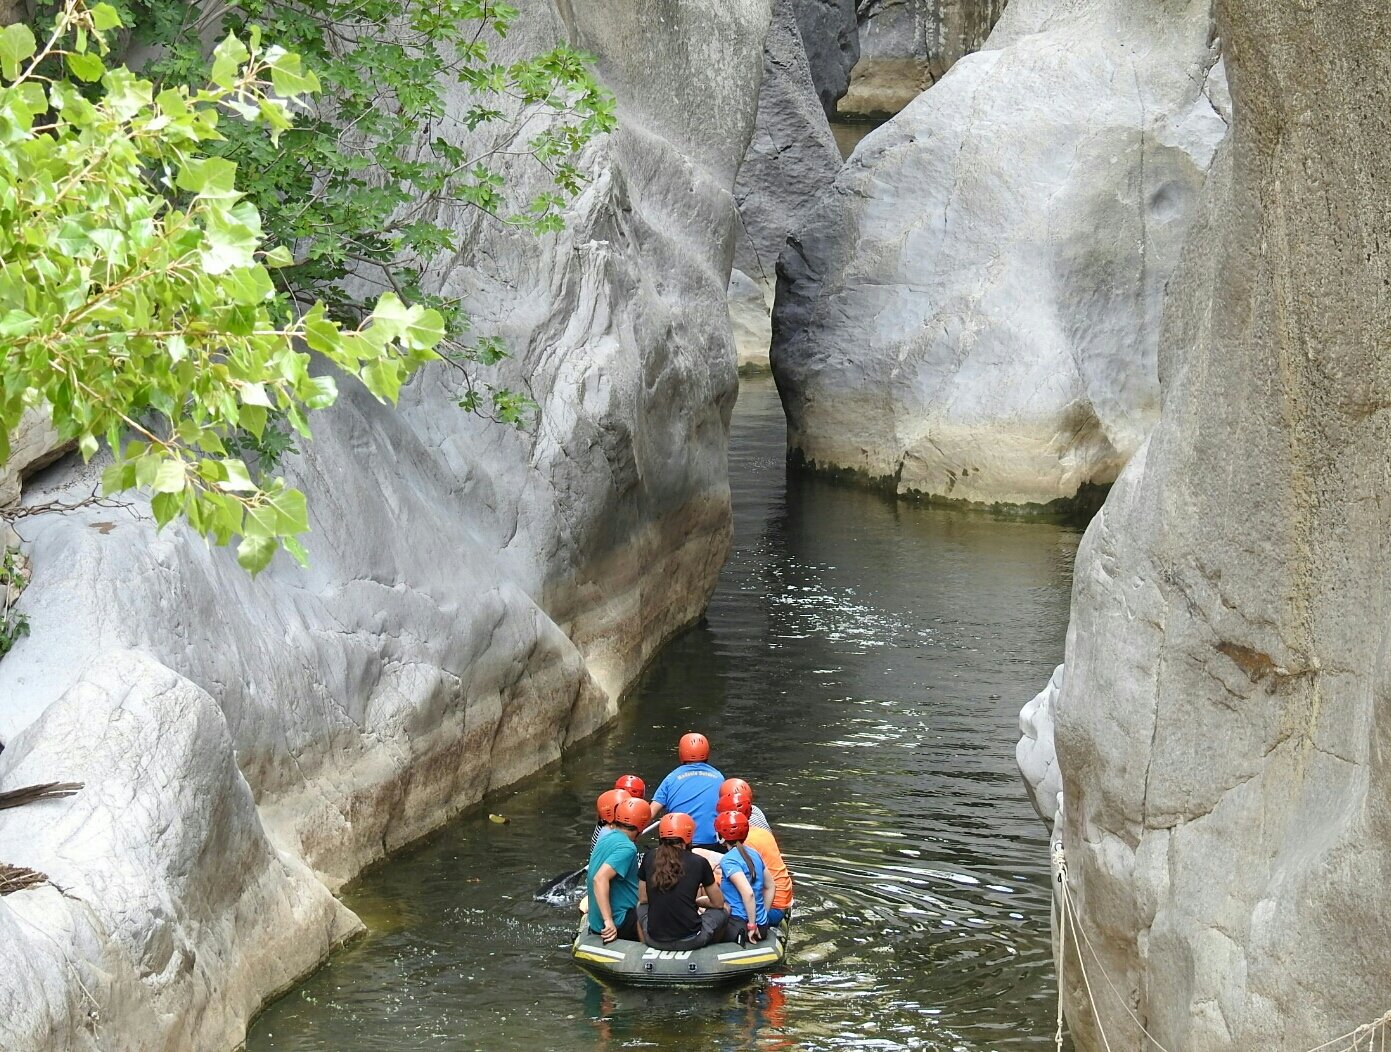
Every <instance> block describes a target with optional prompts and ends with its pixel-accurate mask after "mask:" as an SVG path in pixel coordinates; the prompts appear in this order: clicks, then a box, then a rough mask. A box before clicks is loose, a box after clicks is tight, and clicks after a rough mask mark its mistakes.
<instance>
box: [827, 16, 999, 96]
mask: <svg viewBox="0 0 1391 1052" xmlns="http://www.w3.org/2000/svg"><path fill="white" fill-rule="evenodd" d="M1006 2H1007V0H867V2H862V3H861V4H860V5H859V9H858V17H859V41H860V57H859V61H858V62H857V63H856V64H855V68H854V69H853V70H851V72H850V86H849V90H848V92H847V93H846V95H845V97H844V98H843V99H841V100H840V103H839V104H838V106H837V112H839V113H840V114H841V115H842V116H851V117H888V116H891V115H893V114H895V113H897V112H898V111H899V110H901V109H903V107H905V106H907V105H908V103H910V102H912V101H913V100H914V99H915V98H917V97H918V95H919V94H920V93H922V92H923V91H926V90H927V89H928V88H929V87H930V86H931V85H932V84H933V83H935V82H936V81H938V80H941V79H942V75H943V74H944V73H946V71H947V70H949V69H951V67H952V66H953V65H954V64H955V63H956V61H957V60H958V59H960V58H963V57H964V56H966V55H969V54H970V53H971V52H973V51H977V50H979V49H980V47H981V45H983V44H984V43H985V40H986V38H987V37H988V36H989V35H990V30H991V29H992V28H993V27H994V25H995V23H996V22H998V21H999V20H1000V15H1001V14H1002V13H1003V12H1004V10H1005V3H1006Z"/></svg>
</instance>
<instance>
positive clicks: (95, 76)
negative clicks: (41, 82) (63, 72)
mask: <svg viewBox="0 0 1391 1052" xmlns="http://www.w3.org/2000/svg"><path fill="white" fill-rule="evenodd" d="M64 61H65V62H67V64H68V69H70V70H72V75H73V76H74V77H76V78H77V79H78V80H85V81H87V83H89V84H92V83H95V82H96V81H99V80H101V75H102V74H103V73H105V72H106V66H105V65H104V64H103V63H102V61H101V59H100V58H98V57H97V56H96V55H93V54H92V53H91V52H90V51H89V52H86V53H85V54H79V53H77V52H76V51H70V52H68V54H67V55H65V56H64Z"/></svg>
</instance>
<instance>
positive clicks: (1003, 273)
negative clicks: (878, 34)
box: [772, 0, 1227, 504]
mask: <svg viewBox="0 0 1391 1052" xmlns="http://www.w3.org/2000/svg"><path fill="white" fill-rule="evenodd" d="M1225 99H1226V93H1225V79H1224V74H1223V69H1222V66H1221V64H1220V63H1219V62H1218V57H1217V53H1216V49H1215V45H1214V43H1213V41H1212V40H1211V38H1210V34H1209V13H1208V2H1207V0H1184V2H1176V0H1144V2H1140V3H1134V2H1131V0H1089V2H1086V3H1077V4H1072V5H1068V6H1067V7H1066V8H1064V9H1062V10H1057V9H1056V7H1055V5H1053V4H1051V3H1046V2H1044V0H1015V2H1014V3H1011V5H1010V6H1009V8H1008V10H1007V11H1006V13H1005V16H1004V18H1003V20H1002V21H1001V22H1000V24H999V26H998V27H997V28H996V30H995V33H994V34H993V35H992V36H991V39H990V43H989V44H988V45H987V48H986V50H984V51H981V52H977V53H976V54H974V55H968V56H967V57H966V58H963V59H962V60H961V61H959V62H958V63H957V64H956V65H955V66H953V67H952V69H951V71H950V72H949V73H948V74H947V75H946V76H945V77H944V78H943V79H942V80H941V81H939V82H938V83H937V84H936V85H934V86H933V87H932V89H931V90H929V91H927V92H924V93H923V94H922V95H921V96H919V97H918V98H917V100H915V101H914V102H913V103H912V105H910V106H909V107H908V108H907V109H906V110H904V111H903V112H902V113H901V114H899V115H898V116H897V117H895V118H894V119H893V120H891V121H889V122H888V123H887V124H886V125H884V126H883V127H881V128H879V129H878V130H876V131H874V132H872V133H871V134H870V135H869V136H868V137H867V138H866V139H865V140H864V141H863V142H862V143H861V144H860V145H859V147H858V148H857V149H856V151H855V153H854V154H853V155H852V156H851V158H850V159H849V161H848V162H847V163H846V165H845V167H844V168H843V169H842V170H841V173H840V175H839V177H838V178H837V180H836V183H835V187H834V191H833V192H831V193H828V194H826V195H823V197H822V198H821V200H820V201H819V203H818V206H817V209H816V211H815V212H814V213H812V214H811V216H810V217H809V218H808V220H807V222H806V223H805V224H804V225H803V227H802V229H801V231H800V233H798V234H797V235H796V237H795V241H796V244H795V245H794V246H792V247H790V248H789V249H788V251H786V252H785V253H784V254H783V256H782V259H781V262H780V271H779V291H778V303H777V308H776V310H775V313H774V319H773V321H774V324H773V340H774V342H773V356H772V361H773V370H774V375H775V376H776V377H777V381H778V387H779V390H780V392H781V394H782V398H783V405H784V407H785V408H786V410H787V415H788V425H789V429H788V440H789V443H790V445H791V447H792V449H793V451H794V452H795V453H796V454H797V455H799V456H800V457H802V458H804V459H805V460H806V461H807V462H809V463H810V464H812V465H815V466H819V467H825V468H835V469H849V470H850V471H853V472H855V473H858V474H859V475H861V476H867V477H869V478H872V479H879V480H886V481H890V482H891V483H892V484H893V485H894V486H895V487H896V489H897V490H898V492H900V493H904V494H922V495H927V496H932V497H940V498H950V499H961V500H966V501H975V502H986V503H993V502H1008V503H1014V504H1031V503H1040V504H1043V503H1048V502H1050V501H1054V500H1058V499H1063V498H1069V497H1072V496H1074V495H1075V494H1076V493H1077V492H1078V490H1079V488H1081V487H1082V486H1084V485H1086V484H1089V483H1108V482H1111V481H1112V480H1113V479H1114V478H1115V477H1116V474H1117V473H1118V472H1119V470H1120V468H1121V467H1122V465H1123V464H1124V463H1125V461H1126V459H1127V458H1128V457H1129V456H1130V455H1131V454H1132V453H1133V452H1134V451H1135V449H1136V448H1137V447H1138V446H1139V444H1140V442H1141V441H1142V440H1143V438H1144V436H1145V434H1146V432H1147V431H1148V429H1149V427H1150V426H1151V425H1152V423H1153V420H1154V417H1155V413H1156V411H1157V407H1158V378H1157V366H1156V355H1157V344H1158V335H1157V334H1158V324H1159V317H1160V309H1161V304H1162V301H1163V295H1164V288H1165V284H1166V282H1167V281H1168V279H1169V276H1170V275H1171V274H1172V272H1173V268H1174V266H1175V264H1176V262H1177V259H1178V255H1179V250H1180V248H1181V245H1182V243H1183V240H1184V237H1185V236H1186V234H1187V232H1188V228H1189V223H1190V218H1191V216H1192V213H1193V209H1194V203H1195V201H1196V198H1197V195H1198V192H1199V190H1200V189H1201V187H1202V184H1203V181H1204V178H1205V176H1206V172H1207V168H1208V166H1209V164H1210V162H1211V159H1212V155H1213V152H1214V151H1215V149H1216V145H1217V143H1218V142H1219V141H1220V140H1221V138H1222V136H1223V135H1224V134H1225V132H1226V128H1227V126H1226V122H1225V119H1224V117H1223V115H1222V112H1221V109H1222V107H1223V106H1225Z"/></svg>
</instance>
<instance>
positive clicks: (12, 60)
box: [0, 22, 39, 80]
mask: <svg viewBox="0 0 1391 1052" xmlns="http://www.w3.org/2000/svg"><path fill="white" fill-rule="evenodd" d="M38 46H39V42H38V41H37V40H35V39H34V34H33V32H32V31H31V30H30V29H29V27H28V26H26V25H25V24H24V23H23V22H16V23H14V24H13V25H8V26H6V27H5V28H4V29H0V76H2V77H4V78H5V79H6V80H16V79H18V77H19V64H20V63H21V62H23V61H24V60H25V59H27V58H32V57H33V55H34V52H35V51H36V50H37V49H38Z"/></svg>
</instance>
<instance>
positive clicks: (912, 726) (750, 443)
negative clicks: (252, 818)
mask: <svg viewBox="0 0 1391 1052" xmlns="http://www.w3.org/2000/svg"><path fill="white" fill-rule="evenodd" d="M730 476H731V485H732V488H733V496H734V513H735V548H734V551H733V553H732V555H731V557H730V561H729V563H728V565H727V566H726V567H725V570H724V574H723V576H722V578H721V581H720V586H719V590H718V591H717V593H716V595H715V598H714V601H713V602H712V604H711V606H710V610H709V616H708V619H707V621H706V622H705V623H703V624H701V625H700V626H698V627H697V628H694V629H692V630H691V631H689V632H687V633H686V634H684V635H683V636H681V637H680V638H678V639H677V640H676V641H674V642H673V643H671V644H670V645H669V646H668V647H667V648H666V649H665V650H664V651H663V653H662V654H661V655H660V656H659V658H658V659H657V661H656V663H655V664H654V665H653V667H652V668H651V669H650V670H649V672H648V674H647V676H646V677H645V679H644V681H643V683H642V685H641V687H640V688H639V690H638V691H637V694H636V696H635V697H634V698H633V699H632V700H631V701H630V702H629V703H628V705H627V706H626V707H625V709H624V711H623V713H622V714H621V716H620V717H619V719H618V720H617V721H616V722H615V723H614V724H613V725H612V726H611V727H610V728H608V729H607V730H605V731H604V732H602V733H601V734H600V735H599V736H598V737H596V738H595V739H592V740H591V741H589V742H587V743H585V744H583V745H582V746H580V747H579V748H577V749H575V750H573V751H572V752H571V753H570V754H569V755H568V756H567V757H566V758H565V759H564V761H562V763H561V764H560V765H559V766H558V767H552V768H549V769H547V770H545V771H543V772H542V773H540V774H539V775H537V776H535V777H533V778H531V779H529V780H528V781H527V782H525V783H523V784H522V785H521V786H520V787H519V788H518V789H517V790H516V791H509V792H507V793H504V794H501V795H499V796H497V797H494V798H492V799H490V800H489V801H488V803H487V806H486V808H485V811H492V812H496V813H501V814H504V815H506V816H507V817H508V818H510V820H511V821H510V824H508V825H499V824H494V823H492V822H490V821H489V820H488V818H487V816H486V814H485V813H484V811H480V812H479V813H477V814H473V815H470V816H467V817H464V818H462V819H460V820H458V821H456V822H454V823H452V824H450V825H449V826H446V827H445V828H444V829H443V830H441V831H440V832H439V833H437V834H436V835H434V836H433V837H431V838H430V839H429V840H428V841H427V842H425V843H423V844H421V845H419V846H417V847H415V848H413V849H411V850H409V851H407V852H405V853H403V854H401V855H399V856H397V857H395V858H394V859H392V860H391V861H389V862H388V863H386V864H385V865H382V866H380V867H378V868H376V869H375V870H373V871H371V872H369V873H368V874H366V875H365V876H364V877H362V878H361V879H360V880H358V881H357V882H355V883H354V884H353V885H350V886H349V888H348V889H347V892H346V895H345V898H346V901H347V903H348V904H349V905H350V906H351V907H352V908H353V909H354V910H356V911H357V913H358V914H359V915H360V916H361V917H362V918H363V920H364V921H366V923H367V924H368V926H369V928H370V929H371V930H370V934H368V935H367V936H366V937H364V938H362V939H360V940H359V941H357V942H356V943H354V944H352V945H351V946H349V947H348V948H346V949H345V950H343V951H341V952H340V953H338V954H337V955H336V956H335V957H334V958H333V959H332V960H331V961H330V962H329V963H328V965H326V966H325V967H324V968H323V969H322V970H320V971H319V972H318V973H317V974H316V975H314V976H313V977H312V978H311V979H310V980H309V981H307V982H306V983H304V984H302V985H301V986H300V987H298V988H296V989H295V990H292V991H291V992H290V993H289V994H288V995H287V996H286V997H284V998H282V999H281V1000H280V1001H278V1002H277V1003H275V1004H274V1005H272V1006H271V1007H270V1008H269V1009H268V1010H267V1011H266V1012H265V1013H264V1014H263V1015H262V1016H261V1017H260V1018H259V1019H258V1020H257V1021H256V1023H255V1024H254V1026H253V1028H252V1031H251V1034H250V1037H249V1039H248V1043H247V1048H248V1050H249V1052H272V1050H275V1052H309V1050H323V1052H357V1050H377V1049H380V1050H388V1049H390V1050H399V1049H404V1048H410V1049H416V1050H427V1049H430V1050H433V1049H441V1050H444V1049H449V1050H462V1049H490V1050H491V1049H520V1050H537V1052H540V1050H553V1049H567V1050H568V1049H610V1048H614V1049H616V1048H624V1047H641V1046H646V1045H650V1044H653V1043H655V1044H659V1045H661V1046H662V1047H677V1046H678V1045H679V1046H680V1047H682V1048H692V1049H694V1048H701V1049H788V1050H791V1049H812V1050H815V1049H836V1048H852V1047H853V1048H882V1049H910V1048H913V1049H943V1050H946V1049H952V1050H956V1049H960V1050H969V1052H977V1050H979V1052H984V1050H988V1049H1037V1050H1040V1052H1042V1050H1043V1049H1046V1048H1051V1047H1052V1023H1053V1011H1054V1004H1055V1001H1054V997H1055V986H1054V978H1053V966H1052V960H1051V956H1050V951H1049V935H1048V927H1049V914H1048V911H1049V897H1048V884H1047V880H1048V877H1047V858H1048V851H1047V838H1046V834H1045V831H1044V828H1043V826H1042V825H1041V824H1040V823H1039V821H1038V819H1037V818H1036V817H1035V815H1034V814H1033V812H1032V810H1031V809H1030V807H1029V804H1028V803H1027V801H1026V799H1025V797H1024V794H1023V792H1022V791H1021V789H1020V786H1019V781H1018V775H1017V773H1016V771H1015V767H1014V760H1013V749H1014V742H1015V739H1016V738H1017V736H1018V729H1017V711H1018V704H1019V698H1020V697H1026V696H1028V695H1029V694H1030V693H1031V692H1033V691H1034V690H1036V689H1037V684H1038V683H1040V682H1042V681H1044V680H1046V679H1047V677H1048V674H1049V672H1050V671H1051V670H1052V668H1053V666H1054V665H1055V664H1056V663H1057V662H1058V660H1059V659H1060V657H1061V655H1062V651H1063V638H1064V632H1065V628H1066V620H1067V613H1068V597H1069V588H1070V579H1071V569H1072V560H1073V556H1074V552H1075V549H1076V545H1077V542H1078V540H1079V538H1080V533H1078V532H1076V531H1074V530H1071V529H1068V528H1064V527H1058V526H1053V525H1046V524H1040V523H1036V522H1034V523H1021V522H1009V521H996V520H994V519H991V518H988V517H986V516H981V515H967V514H960V513H955V512H944V511H938V510H934V509H929V508H925V507H920V506H916V505H911V504H902V503H900V504H895V503H894V502H893V501H891V500H886V499H884V498H882V497H881V496H880V495H878V494H875V493H872V492H867V491H864V490H861V489H857V488H851V487H845V486H841V485H837V484H836V483H833V482H828V481H824V480H818V479H808V478H802V477H797V476H793V477H792V478H788V477H787V476H786V473H785V468H784V424H783V416H782V412H781V408H780V406H779V404H778V399H777V394H776V392H775V391H774V389H773V385H772V382H771V381H769V380H757V381H751V382H747V383H745V384H744V386H743V388H742V389H741V391H740V397H739V404H738V407H737V408H736V410H735V415H734V424H733V435H732V440H731V454H730ZM691 727H695V728H699V729H701V730H704V731H706V732H707V733H709V734H710V737H711V739H712V741H713V743H714V749H715V751H714V755H713V756H712V762H714V763H715V764H716V766H718V767H720V768H721V769H722V770H723V771H724V772H725V773H726V774H738V775H741V776H744V777H747V778H748V779H749V780H751V781H752V782H753V783H754V784H755V786H756V787H758V789H759V791H760V803H761V804H762V805H763V806H764V807H765V809H766V810H767V812H768V815H769V817H770V818H771V820H772V821H773V823H774V825H775V826H776V827H777V828H778V831H779V837H780V839H781V842H782V845H783V849H784V852H785V853H786V855H787V857H788V860H789V862H790V864H791V865H792V867H793V869H794V872H795V874H796V876H797V879H798V910H797V917H796V920H797V923H796V927H795V930H794V941H793V952H792V955H791V958H790V962H791V963H790V967H789V968H788V969H787V971H786V973H785V974H783V975H781V976H777V977H773V978H772V979H771V980H770V981H768V982H766V983H764V982H760V983H759V984H757V985H754V986H749V987H745V988H743V989H736V990H728V991H723V992H713V993H711V992H701V991H683V990H676V991H645V990H635V989H608V988H605V987H603V986H601V985H600V984H599V983H597V982H596V981H595V980H594V979H592V978H590V977H588V976H587V975H585V974H584V973H582V972H580V971H579V970H578V969H577V968H575V966H574V965H573V963H572V962H571V961H570V959H569V956H568V954H567V952H566V950H567V946H568V943H569V940H570V938H571V936H572V934H573V932H574V927H575V923H576V919H577V918H576V915H575V914H574V912H573V911H570V910H561V909H557V908H555V907H552V906H548V905H545V904H543V903H538V902H534V901H533V900H532V891H533V889H534V888H535V887H536V885H537V884H538V883H540V882H541V881H542V880H543V879H545V878H546V877H548V876H551V875H553V874H554V873H557V872H559V871H561V870H564V869H566V868H569V867H573V866H575V865H578V864H580V863H581V862H582V861H583V859H584V856H585V852H586V848H587V844H588V836H589V830H590V828H591V826H590V822H591V819H592V810H591V809H592V805H593V798H594V795H595V793H596V792H597V791H598V790H599V789H601V788H603V787H605V785H606V784H608V782H609V781H611V780H612V778H613V777H614V775H615V774H616V773H619V772H622V771H628V770H633V771H636V772H637V773H639V774H641V775H642V776H643V777H644V778H646V779H647V780H648V784H649V785H652V784H655V781H656V780H657V779H659V778H660V777H661V776H662V775H663V774H664V773H665V772H666V771H667V769H668V768H669V767H671V766H672V764H673V763H674V757H673V755H672V747H673V743H674V742H675V740H676V737H677V735H678V734H679V733H680V732H682V731H685V730H687V729H689V728H691ZM606 780H608V781H606Z"/></svg>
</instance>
